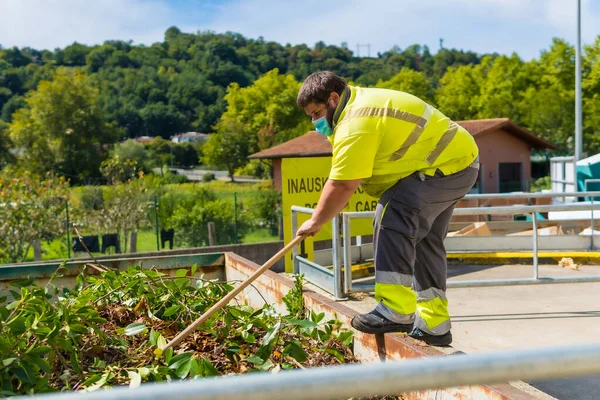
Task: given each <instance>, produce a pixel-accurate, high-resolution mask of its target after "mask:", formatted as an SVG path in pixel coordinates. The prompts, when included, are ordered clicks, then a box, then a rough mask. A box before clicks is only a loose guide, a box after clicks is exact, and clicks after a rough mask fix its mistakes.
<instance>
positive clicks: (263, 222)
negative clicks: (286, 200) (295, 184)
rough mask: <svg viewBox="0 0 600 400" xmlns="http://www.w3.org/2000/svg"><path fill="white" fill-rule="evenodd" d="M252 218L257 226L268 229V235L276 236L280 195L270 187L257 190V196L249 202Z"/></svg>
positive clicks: (279, 216) (279, 214)
mask: <svg viewBox="0 0 600 400" xmlns="http://www.w3.org/2000/svg"><path fill="white" fill-rule="evenodd" d="M250 210H252V211H251V212H252V217H253V219H255V221H256V222H257V224H258V225H260V226H264V227H266V228H269V233H271V234H272V235H276V234H277V231H278V227H279V219H280V218H281V193H280V192H278V191H277V190H273V189H272V188H271V187H270V186H267V185H263V186H261V187H260V188H259V191H258V195H257V196H256V197H255V198H253V199H252V200H251V202H250Z"/></svg>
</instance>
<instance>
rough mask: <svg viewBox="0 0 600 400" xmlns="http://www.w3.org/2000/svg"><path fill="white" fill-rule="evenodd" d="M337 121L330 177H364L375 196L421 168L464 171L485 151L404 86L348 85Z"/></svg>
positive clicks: (425, 170)
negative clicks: (399, 89) (404, 90)
mask: <svg viewBox="0 0 600 400" xmlns="http://www.w3.org/2000/svg"><path fill="white" fill-rule="evenodd" d="M333 121H334V134H333V135H332V136H331V137H330V138H329V140H330V142H331V144H332V147H333V158H332V167H331V172H330V174H329V179H333V180H352V179H363V182H362V184H361V186H362V188H363V190H364V191H365V192H367V193H368V194H369V195H371V196H374V197H380V196H381V195H382V194H383V192H385V191H386V190H387V189H389V188H390V187H391V186H393V185H394V184H395V183H396V182H397V181H398V180H399V179H402V178H404V177H406V176H408V175H411V174H412V173H414V172H417V171H421V172H423V173H424V174H425V175H429V176H433V175H434V174H435V171H436V170H437V169H439V170H440V171H442V173H444V174H445V175H449V174H453V173H456V172H459V171H462V170H463V169H464V168H467V167H468V166H469V165H471V164H472V163H473V162H474V161H475V159H476V158H477V156H478V154H479V149H478V148H477V145H476V144H475V139H474V138H473V136H471V134H470V133H469V132H467V130H466V129H464V128H462V127H461V126H459V125H458V124H456V123H455V122H453V121H451V120H450V119H449V118H447V117H446V116H445V115H443V114H442V113H441V112H440V111H438V110H437V109H435V108H433V107H432V106H431V105H429V104H427V103H426V102H424V101H423V100H421V99H419V98H417V97H415V96H413V95H411V94H408V93H404V92H400V91H395V90H388V89H371V88H360V87H355V86H348V87H347V88H346V90H345V91H344V93H343V94H342V96H341V98H340V103H339V104H338V107H337V109H336V111H335V114H334V117H333Z"/></svg>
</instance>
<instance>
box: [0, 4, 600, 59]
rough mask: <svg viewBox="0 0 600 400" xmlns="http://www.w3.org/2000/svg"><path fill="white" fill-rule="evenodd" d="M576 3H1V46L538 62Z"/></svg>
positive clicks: (570, 31)
mask: <svg viewBox="0 0 600 400" xmlns="http://www.w3.org/2000/svg"><path fill="white" fill-rule="evenodd" d="M576 13H577V0H366V1H365V0H326V1H324V0H303V1H297V0H221V1H218V0H0V45H2V46H3V47H12V46H17V47H32V48H35V49H39V50H41V49H51V50H52V49H55V48H57V47H60V48H64V47H65V46H68V45H69V44H72V43H73V42H75V41H77V42H79V43H83V44H88V45H92V44H102V42H104V41H105V40H125V41H127V40H132V41H133V43H134V44H140V43H143V44H147V45H150V44H152V43H154V42H160V41H162V40H163V38H164V32H165V31H166V30H167V28H169V27H170V26H177V27H178V28H179V29H180V30H181V31H182V32H186V33H195V32H198V31H207V30H210V31H214V32H218V33H222V32H226V31H232V32H237V33H241V34H242V35H244V36H245V37H247V38H258V37H259V36H262V37H263V38H264V39H265V40H272V41H276V42H279V43H281V44H286V43H291V44H300V43H306V44H307V45H309V46H311V47H312V46H313V45H314V44H315V43H316V42H318V41H321V40H322V41H324V42H325V43H326V44H333V45H341V44H342V43H343V42H345V43H347V45H348V47H349V48H350V50H352V51H354V52H355V54H357V45H362V46H361V47H360V48H359V49H358V53H359V55H360V56H366V55H367V51H368V49H367V47H366V45H370V55H371V56H376V55H377V53H378V52H383V51H386V50H389V49H391V48H392V47H393V46H398V47H400V48H401V49H404V48H406V47H408V46H410V45H413V44H420V45H427V46H429V48H430V50H431V51H432V52H433V53H435V52H437V51H438V50H439V48H440V38H441V39H443V46H444V47H445V48H456V49H463V50H471V51H475V52H477V53H480V54H481V53H493V52H497V53H500V54H512V53H513V52H516V53H517V54H519V55H520V56H521V57H522V58H523V59H525V60H530V59H533V58H537V57H539V55H540V52H541V51H542V50H545V49H548V48H549V47H550V45H551V43H552V38H553V37H559V38H562V39H565V40H567V41H568V42H569V43H571V44H575V41H576V29H577V18H576ZM581 21H582V22H581V26H582V27H581V31H582V42H583V44H591V43H593V42H594V41H595V40H596V38H597V37H598V36H599V35H600V0H581Z"/></svg>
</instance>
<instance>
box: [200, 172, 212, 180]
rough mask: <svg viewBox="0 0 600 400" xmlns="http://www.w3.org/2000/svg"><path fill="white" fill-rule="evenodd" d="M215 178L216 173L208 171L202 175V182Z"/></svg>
mask: <svg viewBox="0 0 600 400" xmlns="http://www.w3.org/2000/svg"><path fill="white" fill-rule="evenodd" d="M214 180H215V174H213V173H212V172H207V173H205V174H204V175H202V182H210V181H214Z"/></svg>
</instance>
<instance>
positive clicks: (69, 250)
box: [65, 200, 71, 258]
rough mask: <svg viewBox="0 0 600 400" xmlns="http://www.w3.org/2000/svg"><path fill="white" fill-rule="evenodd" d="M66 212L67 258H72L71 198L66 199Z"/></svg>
mask: <svg viewBox="0 0 600 400" xmlns="http://www.w3.org/2000/svg"><path fill="white" fill-rule="evenodd" d="M65 212H66V214H67V220H66V221H65V224H66V227H65V228H66V230H67V258H71V235H70V233H69V232H70V231H71V229H70V226H71V223H70V222H69V200H67V201H65Z"/></svg>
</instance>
